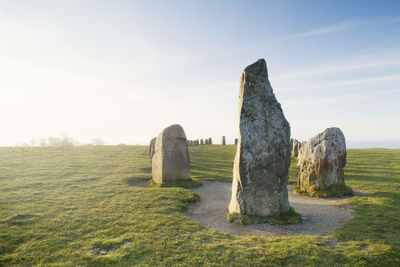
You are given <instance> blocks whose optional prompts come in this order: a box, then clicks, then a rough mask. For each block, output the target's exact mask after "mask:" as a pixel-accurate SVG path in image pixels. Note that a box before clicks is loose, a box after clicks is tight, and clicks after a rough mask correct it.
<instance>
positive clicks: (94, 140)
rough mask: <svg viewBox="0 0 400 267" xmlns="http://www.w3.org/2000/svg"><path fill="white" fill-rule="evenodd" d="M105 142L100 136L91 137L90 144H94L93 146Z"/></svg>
mask: <svg viewBox="0 0 400 267" xmlns="http://www.w3.org/2000/svg"><path fill="white" fill-rule="evenodd" d="M105 144H106V143H105V142H104V141H103V140H101V139H100V138H97V137H96V138H93V139H92V145H94V146H104V145H105Z"/></svg>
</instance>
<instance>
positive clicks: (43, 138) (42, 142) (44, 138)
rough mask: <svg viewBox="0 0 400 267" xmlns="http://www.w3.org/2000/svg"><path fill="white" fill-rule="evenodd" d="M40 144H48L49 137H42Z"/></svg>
mask: <svg viewBox="0 0 400 267" xmlns="http://www.w3.org/2000/svg"><path fill="white" fill-rule="evenodd" d="M40 145H41V146H45V145H47V139H46V137H42V138H40Z"/></svg>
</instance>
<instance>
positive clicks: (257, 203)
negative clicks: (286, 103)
mask: <svg viewBox="0 0 400 267" xmlns="http://www.w3.org/2000/svg"><path fill="white" fill-rule="evenodd" d="M239 121H240V124H239V138H238V139H239V141H238V145H237V152H236V157H235V162H234V168H233V182H232V198H231V202H230V205H229V212H236V213H241V214H247V215H258V216H269V215H277V214H280V213H285V212H288V211H289V201H288V192H287V182H288V178H289V165H290V150H291V148H290V125H289V123H288V121H287V120H286V119H285V116H284V114H283V111H282V108H281V105H280V104H279V103H278V101H277V100H276V98H275V95H274V93H273V91H272V87H271V85H270V82H269V80H268V72H267V65H266V63H265V60H264V59H260V60H258V61H257V62H256V63H254V64H252V65H250V66H248V67H246V68H245V70H244V72H243V73H242V75H241V78H240V96H239Z"/></svg>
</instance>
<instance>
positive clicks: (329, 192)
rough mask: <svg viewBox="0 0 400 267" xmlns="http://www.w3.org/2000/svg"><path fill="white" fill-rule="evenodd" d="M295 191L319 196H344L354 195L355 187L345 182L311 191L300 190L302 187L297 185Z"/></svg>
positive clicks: (300, 193)
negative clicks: (352, 187)
mask: <svg viewBox="0 0 400 267" xmlns="http://www.w3.org/2000/svg"><path fill="white" fill-rule="evenodd" d="M293 191H294V193H295V194H299V195H304V196H310V197H318V198H329V197H343V196H352V195H353V189H351V188H350V187H348V186H347V185H345V184H333V185H331V186H329V187H328V188H327V189H325V190H314V191H310V192H308V191H304V190H300V188H299V187H298V186H296V187H295V188H294V189H293Z"/></svg>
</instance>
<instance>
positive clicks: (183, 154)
mask: <svg viewBox="0 0 400 267" xmlns="http://www.w3.org/2000/svg"><path fill="white" fill-rule="evenodd" d="M152 168H153V180H154V182H156V183H162V182H165V181H173V180H180V179H190V177H191V172H190V158H189V150H188V147H187V145H186V134H185V131H184V130H183V128H182V126H180V125H178V124H174V125H171V126H169V127H167V128H165V129H164V130H163V131H162V132H161V133H160V134H159V135H158V137H157V140H156V143H155V153H154V156H153V161H152Z"/></svg>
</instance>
